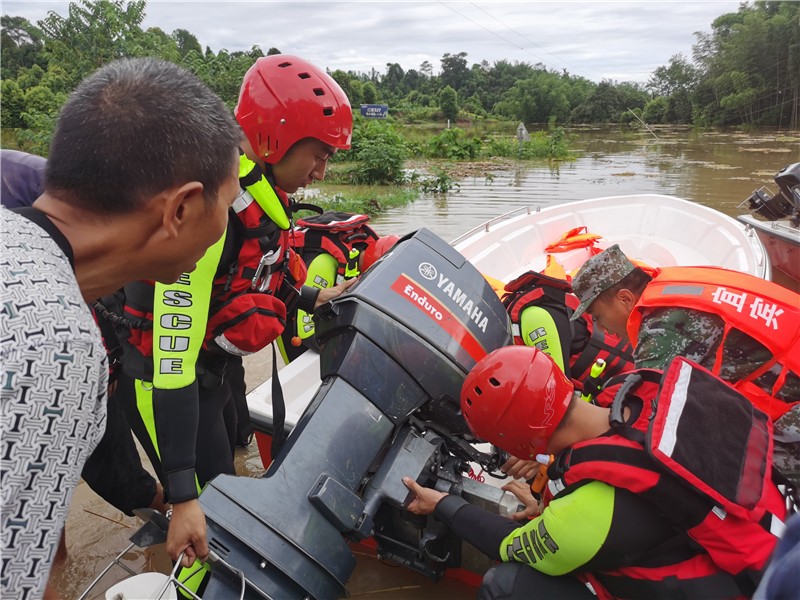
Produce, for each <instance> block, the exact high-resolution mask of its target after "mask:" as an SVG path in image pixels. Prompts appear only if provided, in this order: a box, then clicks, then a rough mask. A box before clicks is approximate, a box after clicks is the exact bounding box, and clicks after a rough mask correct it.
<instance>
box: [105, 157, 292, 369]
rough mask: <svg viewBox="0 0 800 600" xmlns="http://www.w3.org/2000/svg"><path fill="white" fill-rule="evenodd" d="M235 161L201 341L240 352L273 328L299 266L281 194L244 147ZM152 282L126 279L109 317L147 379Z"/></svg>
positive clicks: (288, 303) (255, 346) (259, 344)
mask: <svg viewBox="0 0 800 600" xmlns="http://www.w3.org/2000/svg"><path fill="white" fill-rule="evenodd" d="M239 166H240V169H239V183H240V187H241V192H240V194H239V196H238V197H237V198H236V200H235V201H234V203H233V205H232V206H231V209H230V211H229V218H228V226H227V229H226V231H225V234H224V235H225V239H224V243H223V248H222V251H221V256H220V259H219V263H218V265H217V268H216V273H215V275H214V280H213V285H212V287H211V298H210V304H209V312H208V319H207V321H206V331H205V338H204V341H203V349H205V350H208V351H210V352H214V353H217V354H230V355H236V356H243V355H247V354H252V353H253V352H257V351H258V350H261V349H262V348H264V347H266V346H267V345H269V344H270V343H271V342H272V341H273V340H274V339H275V338H276V337H277V336H278V335H280V333H281V331H282V330H283V327H284V325H285V322H286V313H287V309H288V310H291V308H292V306H293V304H294V303H295V301H296V299H297V297H298V289H297V288H298V287H299V286H300V285H302V283H303V282H304V281H305V274H306V270H305V265H304V264H303V261H302V260H301V259H300V258H299V257H298V256H297V255H296V254H295V253H294V251H293V250H292V249H291V246H290V244H289V237H290V230H291V220H290V218H289V214H290V213H289V209H288V206H289V202H288V199H287V197H286V195H285V194H284V193H283V192H281V191H280V190H277V189H275V188H273V186H272V185H271V184H270V182H269V181H268V180H267V178H266V176H265V174H264V172H263V171H262V170H261V168H260V167H259V166H258V165H257V164H256V163H255V162H253V161H251V160H250V159H249V158H247V157H246V156H245V155H244V154H241V155H240V162H239ZM154 286H155V283H154V282H152V281H142V282H135V283H134V284H129V285H127V286H126V287H125V298H124V306H123V308H122V313H121V315H120V316H119V318H118V319H116V321H117V324H118V330H119V327H122V328H124V329H125V330H126V332H125V334H124V337H123V339H125V340H126V344H127V345H128V346H130V347H132V348H133V349H135V350H136V353H135V354H134V355H133V356H130V357H129V356H126V364H127V365H129V366H130V368H129V369H128V368H126V370H129V371H130V374H131V375H132V376H135V377H137V378H141V379H145V380H147V381H152V364H150V363H152V355H153V296H154ZM129 354H130V353H129ZM136 355H138V357H137V356H136ZM142 359H144V360H142Z"/></svg>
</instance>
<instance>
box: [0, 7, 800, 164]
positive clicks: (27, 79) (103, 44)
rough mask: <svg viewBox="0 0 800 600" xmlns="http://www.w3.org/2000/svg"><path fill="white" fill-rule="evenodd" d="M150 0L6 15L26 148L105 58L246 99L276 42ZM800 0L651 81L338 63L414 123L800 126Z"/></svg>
mask: <svg viewBox="0 0 800 600" xmlns="http://www.w3.org/2000/svg"><path fill="white" fill-rule="evenodd" d="M146 4H147V3H146V0H135V1H132V2H126V1H125V0H99V1H91V0H79V1H77V2H72V3H70V5H69V8H68V11H67V14H66V15H59V14H56V13H54V12H50V13H49V14H48V16H47V17H46V18H45V19H43V20H41V21H39V22H37V23H36V24H33V23H30V22H29V21H28V20H26V19H24V18H22V17H18V16H13V15H3V16H2V20H1V22H0V25H2V31H1V32H0V36H1V39H0V53H1V54H2V55H1V56H0V61H1V67H0V69H1V70H0V74H1V75H2V87H1V88H0V94H1V100H2V113H0V118H1V119H2V122H1V123H0V125H2V128H3V129H13V130H16V134H17V135H16V137H17V139H18V140H19V141H20V142H21V143H23V144H24V145H25V146H26V147H27V148H29V149H33V150H38V151H40V152H42V150H45V151H46V148H47V143H48V142H49V137H50V134H51V133H52V129H53V125H54V122H55V118H56V115H57V112H58V109H59V108H60V106H61V105H62V104H63V102H64V101H65V99H66V97H67V95H68V93H69V92H70V90H72V89H73V88H74V87H75V86H76V85H77V83H78V82H79V81H80V80H81V79H82V78H83V77H85V76H86V75H87V74H89V73H90V72H92V71H93V70H95V69H96V68H98V67H99V66H101V65H102V64H104V63H106V62H108V61H110V60H113V59H116V58H120V57H124V56H156V57H161V58H164V59H166V60H170V61H172V62H175V63H178V64H180V65H183V66H185V67H186V68H188V69H189V70H191V71H192V72H194V73H196V74H197V75H198V76H199V77H200V78H201V79H202V80H203V81H204V82H205V83H207V84H208V85H209V86H210V87H211V88H212V89H213V90H214V91H216V92H217V93H218V94H219V95H220V96H221V97H222V98H223V100H225V102H226V103H227V104H228V105H229V106H230V107H231V108H233V107H234V105H235V104H236V100H237V97H238V93H239V86H240V84H241V81H242V77H243V76H244V73H245V71H246V70H247V69H248V68H249V67H250V66H251V65H252V64H253V63H254V62H255V60H256V59H258V58H259V57H261V56H264V55H265V54H276V53H279V52H280V51H279V50H278V49H277V48H270V49H268V50H267V51H266V53H265V52H264V51H263V50H262V49H261V48H260V47H259V46H253V47H252V48H251V49H250V50H249V51H237V52H228V51H227V50H224V49H222V50H218V51H216V52H215V51H213V50H212V49H211V48H209V47H206V48H205V49H203V47H202V46H201V44H200V42H199V41H198V39H197V37H196V36H195V35H194V34H192V33H191V32H189V31H187V30H185V29H176V30H175V31H173V32H171V33H166V32H164V31H163V30H161V29H159V28H157V27H151V28H148V29H146V30H145V29H142V27H141V25H142V22H143V21H144V18H145V11H146ZM798 23H800V3H799V2H790V1H772V0H757V1H756V2H754V3H752V4H750V3H743V4H741V5H740V7H739V9H738V10H737V11H736V12H735V13H727V14H723V15H721V16H719V17H718V18H716V19H715V20H714V21H713V23H712V24H711V32H710V33H697V34H695V35H696V37H697V43H696V44H695V45H694V46H693V48H692V56H691V58H687V57H685V56H683V55H682V54H677V55H675V56H673V57H672V58H671V59H670V60H669V63H668V64H667V65H664V66H661V67H658V68H657V69H656V70H655V71H654V72H653V73H652V75H651V77H650V79H649V81H648V82H647V83H646V84H639V83H631V82H617V81H607V80H604V81H601V82H599V83H595V82H592V81H590V80H588V79H586V78H584V77H578V76H574V75H571V74H570V73H568V72H567V71H566V70H563V71H560V72H559V71H556V70H552V69H548V68H546V67H545V66H544V65H542V64H529V63H526V62H516V61H514V62H512V61H507V60H500V61H496V62H495V63H494V64H491V65H490V64H489V63H488V62H487V61H481V62H480V63H473V64H471V65H470V63H469V61H468V54H467V53H466V52H458V53H452V54H451V53H447V54H444V56H442V58H441V64H440V69H439V72H438V73H434V68H433V65H432V64H431V63H430V62H428V61H426V62H423V63H422V64H421V65H420V66H419V68H418V69H408V70H404V69H403V68H402V67H401V66H400V65H399V64H398V63H389V64H387V65H386V68H385V72H383V73H380V72H378V71H376V70H375V69H373V70H371V71H370V72H369V73H361V72H354V71H343V70H335V71H332V72H331V75H332V76H333V77H334V78H335V79H336V80H337V81H338V82H339V84H340V85H341V86H342V87H343V89H344V90H345V92H346V93H347V95H348V97H349V98H350V101H351V103H352V104H353V106H358V105H359V104H362V103H363V104H374V103H385V104H388V105H389V107H390V113H391V115H392V116H393V117H394V118H396V119H401V120H404V121H408V122H422V121H431V120H444V119H450V120H451V121H456V120H467V121H469V120H480V119H503V120H513V121H521V122H524V123H528V124H532V123H551V124H552V123H559V124H568V123H627V122H631V121H636V120H642V121H645V122H646V123H651V124H652V123H682V124H693V125H697V126H740V125H747V126H777V127H783V128H790V129H798V127H800V27H798Z"/></svg>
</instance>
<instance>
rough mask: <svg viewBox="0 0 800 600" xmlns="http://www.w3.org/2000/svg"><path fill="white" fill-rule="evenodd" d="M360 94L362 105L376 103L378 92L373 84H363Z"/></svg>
mask: <svg viewBox="0 0 800 600" xmlns="http://www.w3.org/2000/svg"><path fill="white" fill-rule="evenodd" d="M362 94H363V97H364V104H375V103H376V102H377V101H378V90H376V89H375V84H374V83H372V82H371V81H367V82H366V83H364V85H363V87H362Z"/></svg>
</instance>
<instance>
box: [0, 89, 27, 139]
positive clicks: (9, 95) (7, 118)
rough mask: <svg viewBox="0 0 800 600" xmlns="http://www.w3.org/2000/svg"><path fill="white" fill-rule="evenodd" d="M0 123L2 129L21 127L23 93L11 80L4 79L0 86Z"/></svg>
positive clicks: (23, 107)
mask: <svg viewBox="0 0 800 600" xmlns="http://www.w3.org/2000/svg"><path fill="white" fill-rule="evenodd" d="M0 105H2V107H3V109H2V110H1V111H0V123H1V124H2V127H3V129H7V128H9V129H11V128H17V127H23V126H24V125H25V123H24V121H23V120H22V111H23V110H25V92H23V91H22V88H20V87H19V85H18V84H17V82H16V81H15V80H13V79H4V80H3V81H2V83H1V84H0Z"/></svg>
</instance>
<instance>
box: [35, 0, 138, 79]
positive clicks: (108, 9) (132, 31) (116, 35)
mask: <svg viewBox="0 0 800 600" xmlns="http://www.w3.org/2000/svg"><path fill="white" fill-rule="evenodd" d="M145 4H146V2H145V0H132V1H131V2H125V1H124V0H97V1H91V0H79V1H78V2H71V3H70V5H69V9H68V11H67V12H68V14H67V16H66V17H63V16H61V15H59V14H57V13H55V12H53V11H51V12H50V13H49V14H48V16H47V17H46V18H45V19H44V20H42V21H40V22H39V25H40V27H41V29H42V31H43V32H44V35H45V37H46V42H45V46H46V49H47V51H48V52H49V53H50V55H51V57H52V58H51V62H52V61H55V62H57V63H59V64H62V65H69V66H70V73H71V76H72V77H71V79H72V82H71V83H72V85H73V86H74V85H77V83H78V82H79V81H80V80H81V79H83V78H84V77H85V76H86V75H88V74H89V73H91V72H92V71H94V70H96V69H97V68H98V67H100V66H102V65H104V64H105V63H107V62H109V61H110V60H114V59H116V58H121V57H124V56H140V55H141V50H139V52H137V48H138V47H139V43H140V42H141V38H142V37H143V35H144V32H143V31H142V29H141V27H140V25H141V23H142V21H143V20H144V16H145V12H144V11H145Z"/></svg>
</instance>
